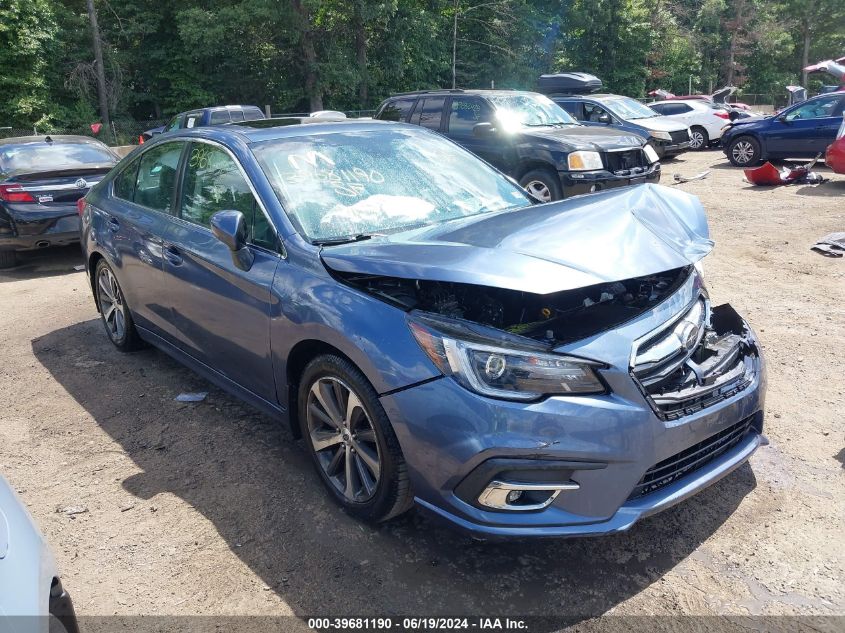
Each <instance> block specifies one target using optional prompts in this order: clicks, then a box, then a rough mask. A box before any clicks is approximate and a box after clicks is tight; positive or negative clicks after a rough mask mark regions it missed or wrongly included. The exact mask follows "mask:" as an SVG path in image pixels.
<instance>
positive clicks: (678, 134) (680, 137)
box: [669, 130, 689, 144]
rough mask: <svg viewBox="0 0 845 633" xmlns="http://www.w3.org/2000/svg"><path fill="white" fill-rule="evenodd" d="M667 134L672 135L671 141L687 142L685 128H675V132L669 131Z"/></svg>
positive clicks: (687, 134) (687, 133) (687, 136)
mask: <svg viewBox="0 0 845 633" xmlns="http://www.w3.org/2000/svg"><path fill="white" fill-rule="evenodd" d="M669 136H671V137H672V143H674V144H678V143H689V132H687V131H686V130H677V131H675V132H669Z"/></svg>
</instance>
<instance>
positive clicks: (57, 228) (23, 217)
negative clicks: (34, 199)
mask: <svg viewBox="0 0 845 633" xmlns="http://www.w3.org/2000/svg"><path fill="white" fill-rule="evenodd" d="M79 227H80V223H79V213H78V212H77V210H76V205H67V206H66V205H62V206H58V207H54V206H51V207H46V206H42V205H34V204H26V205H15V204H10V205H6V206H2V207H0V250H15V251H23V250H32V249H36V248H44V247H46V246H64V245H66V244H73V243H75V242H79Z"/></svg>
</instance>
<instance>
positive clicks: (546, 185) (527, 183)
mask: <svg viewBox="0 0 845 633" xmlns="http://www.w3.org/2000/svg"><path fill="white" fill-rule="evenodd" d="M519 186H520V187H522V188H523V189H525V190H526V191H528V192H529V193H530V194H531V195H533V196H534V197H535V198H537V199H539V200H542V201H543V202H553V201H555V200H561V199H562V198H563V192H562V191H561V188H560V181H559V180H558V177H557V174H555V173H553V172H552V171H551V170H550V169H544V168H542V167H540V168H537V169H531V170H529V171H527V172H525V173H524V174H523V175H522V178H520V179H519Z"/></svg>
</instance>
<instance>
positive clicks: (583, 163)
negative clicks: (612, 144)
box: [566, 151, 603, 171]
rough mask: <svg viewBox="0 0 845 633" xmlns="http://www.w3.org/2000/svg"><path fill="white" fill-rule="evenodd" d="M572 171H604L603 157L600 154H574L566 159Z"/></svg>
mask: <svg viewBox="0 0 845 633" xmlns="http://www.w3.org/2000/svg"><path fill="white" fill-rule="evenodd" d="M566 163H567V165H568V166H569V170H570V171H587V170H592V169H602V167H603V165H602V164H601V155H600V154H599V153H598V152H585V151H579V152H572V153H571V154H569V156H567V157H566Z"/></svg>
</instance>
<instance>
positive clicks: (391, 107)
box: [378, 97, 416, 121]
mask: <svg viewBox="0 0 845 633" xmlns="http://www.w3.org/2000/svg"><path fill="white" fill-rule="evenodd" d="M415 101H416V97H412V98H410V99H394V100H393V101H388V102H387V103H386V104H385V105H384V107H383V108H382V110H381V112H379V115H378V118H379V119H381V120H383V121H407V120H408V115H409V114H411V110H413V109H414V102H415Z"/></svg>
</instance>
